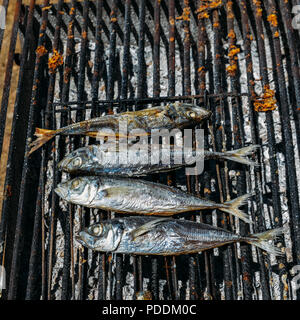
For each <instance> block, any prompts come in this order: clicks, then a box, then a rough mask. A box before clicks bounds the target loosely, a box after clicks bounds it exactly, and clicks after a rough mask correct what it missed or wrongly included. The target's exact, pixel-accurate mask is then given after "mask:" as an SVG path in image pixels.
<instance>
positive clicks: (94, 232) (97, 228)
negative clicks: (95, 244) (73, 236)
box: [91, 224, 103, 236]
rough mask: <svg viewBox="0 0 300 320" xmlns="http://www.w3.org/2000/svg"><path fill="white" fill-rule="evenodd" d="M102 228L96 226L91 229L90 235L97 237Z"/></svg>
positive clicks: (98, 225) (99, 225)
mask: <svg viewBox="0 0 300 320" xmlns="http://www.w3.org/2000/svg"><path fill="white" fill-rule="evenodd" d="M102 230H103V227H102V225H101V224H97V225H95V226H93V227H92V230H91V231H92V233H93V234H94V235H96V236H99V235H100V234H101V233H102Z"/></svg>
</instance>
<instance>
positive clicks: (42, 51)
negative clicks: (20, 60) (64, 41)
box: [35, 46, 48, 57]
mask: <svg viewBox="0 0 300 320" xmlns="http://www.w3.org/2000/svg"><path fill="white" fill-rule="evenodd" d="M47 52H48V50H47V49H46V48H45V47H44V46H38V47H37V48H36V50H35V53H36V54H37V55H38V57H42V56H43V55H45V54H46V53H47Z"/></svg>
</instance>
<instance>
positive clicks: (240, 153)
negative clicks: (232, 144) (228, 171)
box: [221, 144, 260, 167]
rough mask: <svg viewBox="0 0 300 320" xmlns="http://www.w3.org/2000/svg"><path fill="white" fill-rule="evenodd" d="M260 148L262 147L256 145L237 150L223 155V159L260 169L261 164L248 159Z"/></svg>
mask: <svg viewBox="0 0 300 320" xmlns="http://www.w3.org/2000/svg"><path fill="white" fill-rule="evenodd" d="M258 148H260V145H257V144H256V145H253V146H249V147H244V148H241V149H237V150H232V151H226V152H224V153H223V155H222V156H221V157H222V158H223V159H226V160H231V161H235V162H239V163H242V164H247V165H249V166H255V167H258V166H259V163H257V162H255V161H252V160H249V159H248V158H246V156H249V155H251V154H252V153H253V152H254V151H255V150H256V149H258Z"/></svg>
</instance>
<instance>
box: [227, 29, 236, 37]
mask: <svg viewBox="0 0 300 320" xmlns="http://www.w3.org/2000/svg"><path fill="white" fill-rule="evenodd" d="M228 38H230V39H235V32H234V30H233V29H231V30H230V32H229V33H228Z"/></svg>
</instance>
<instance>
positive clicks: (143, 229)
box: [131, 218, 171, 240]
mask: <svg viewBox="0 0 300 320" xmlns="http://www.w3.org/2000/svg"><path fill="white" fill-rule="evenodd" d="M168 220H171V219H170V218H158V219H155V220H151V221H150V222H147V223H145V224H143V225H142V226H140V227H138V228H136V229H134V230H133V231H131V237H132V240H135V239H136V238H137V237H139V236H141V235H143V234H145V233H147V232H149V231H151V229H153V228H154V227H156V226H158V225H159V224H161V223H162V222H165V221H168Z"/></svg>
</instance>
